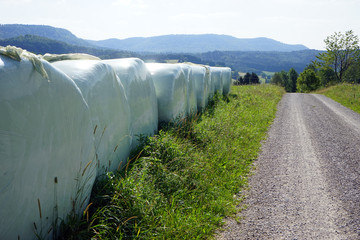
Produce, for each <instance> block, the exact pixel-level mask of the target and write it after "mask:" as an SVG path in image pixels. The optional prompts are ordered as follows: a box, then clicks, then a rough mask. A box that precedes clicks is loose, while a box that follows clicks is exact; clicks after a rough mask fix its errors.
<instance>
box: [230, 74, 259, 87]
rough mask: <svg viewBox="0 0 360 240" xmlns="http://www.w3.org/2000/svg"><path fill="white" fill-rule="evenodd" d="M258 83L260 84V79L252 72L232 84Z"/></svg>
mask: <svg viewBox="0 0 360 240" xmlns="http://www.w3.org/2000/svg"><path fill="white" fill-rule="evenodd" d="M259 83H260V79H259V76H258V75H257V74H256V73H254V72H252V73H251V74H250V73H248V72H247V73H246V74H245V76H244V77H242V76H240V77H239V78H238V80H237V81H236V82H235V83H234V84H235V85H247V84H259Z"/></svg>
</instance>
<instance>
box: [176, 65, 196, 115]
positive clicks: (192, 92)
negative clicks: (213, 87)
mask: <svg viewBox="0 0 360 240" xmlns="http://www.w3.org/2000/svg"><path fill="white" fill-rule="evenodd" d="M179 65H180V66H181V68H182V70H183V72H184V75H185V79H186V83H187V93H186V109H187V110H186V111H187V114H188V115H192V114H194V113H196V112H197V102H196V88H195V81H194V79H193V78H192V74H191V71H192V68H191V67H190V66H189V64H179Z"/></svg>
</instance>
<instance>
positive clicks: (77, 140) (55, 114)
mask: <svg viewBox="0 0 360 240" xmlns="http://www.w3.org/2000/svg"><path fill="white" fill-rule="evenodd" d="M0 114H1V118H0V166H1V167H0V206H1V208H0V238H1V239H35V238H36V236H35V234H38V236H39V238H42V239H48V238H52V236H53V235H55V234H56V233H55V229H56V227H54V225H55V226H56V225H57V224H59V223H60V221H61V220H64V219H66V217H67V215H68V214H69V213H70V212H72V211H75V214H80V213H81V212H82V211H83V210H84V209H85V207H86V206H87V204H88V202H89V196H90V193H91V189H92V185H93V182H94V180H95V177H96V168H95V146H94V138H93V134H92V132H93V126H92V124H91V120H90V118H91V114H90V110H89V108H88V105H87V103H86V101H85V100H84V98H83V95H82V93H81V92H80V90H79V88H78V87H77V86H76V84H75V82H74V81H73V80H72V79H71V78H69V77H68V76H67V75H65V74H64V73H63V72H62V71H59V70H58V69H57V68H55V67H54V66H53V65H51V64H49V63H48V62H46V61H44V60H41V59H39V58H38V57H37V56H35V55H33V54H30V53H27V52H26V51H22V50H21V49H17V48H14V47H7V48H0Z"/></svg>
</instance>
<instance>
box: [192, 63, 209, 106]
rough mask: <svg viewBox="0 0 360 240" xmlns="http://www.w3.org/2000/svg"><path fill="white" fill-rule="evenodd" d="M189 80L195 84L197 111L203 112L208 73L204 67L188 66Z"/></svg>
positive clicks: (205, 101) (205, 102)
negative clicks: (189, 70) (189, 71)
mask: <svg viewBox="0 0 360 240" xmlns="http://www.w3.org/2000/svg"><path fill="white" fill-rule="evenodd" d="M190 67H191V69H192V70H191V79H192V80H193V81H194V83H195V91H196V100H197V101H196V102H197V109H198V110H199V111H203V110H204V109H205V107H206V104H207V98H208V96H207V92H208V84H209V82H208V79H209V71H207V68H206V67H205V66H201V65H196V64H190Z"/></svg>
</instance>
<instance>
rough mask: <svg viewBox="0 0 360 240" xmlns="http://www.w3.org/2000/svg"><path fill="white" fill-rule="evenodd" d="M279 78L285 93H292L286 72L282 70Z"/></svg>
mask: <svg viewBox="0 0 360 240" xmlns="http://www.w3.org/2000/svg"><path fill="white" fill-rule="evenodd" d="M280 77H281V81H282V83H283V87H284V88H285V91H286V92H291V91H292V88H293V86H292V82H291V81H289V76H288V74H287V72H285V71H284V70H282V71H281V72H280Z"/></svg>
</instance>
